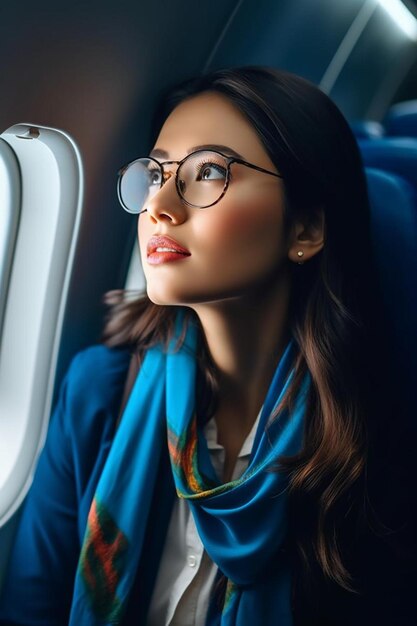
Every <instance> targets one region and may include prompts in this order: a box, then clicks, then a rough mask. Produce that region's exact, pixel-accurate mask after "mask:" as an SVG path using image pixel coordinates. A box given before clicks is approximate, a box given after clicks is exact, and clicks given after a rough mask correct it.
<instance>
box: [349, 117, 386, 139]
mask: <svg viewBox="0 0 417 626" xmlns="http://www.w3.org/2000/svg"><path fill="white" fill-rule="evenodd" d="M350 127H351V129H352V131H353V133H354V135H355V137H356V138H357V139H377V138H379V137H383V136H384V134H385V129H384V127H383V125H382V124H380V123H379V122H375V121H374V120H355V121H354V122H351V124H350Z"/></svg>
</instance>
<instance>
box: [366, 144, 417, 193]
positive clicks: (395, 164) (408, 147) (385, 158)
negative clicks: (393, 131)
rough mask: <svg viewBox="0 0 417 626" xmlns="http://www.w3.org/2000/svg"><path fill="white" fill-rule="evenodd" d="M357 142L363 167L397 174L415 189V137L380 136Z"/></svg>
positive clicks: (416, 185) (416, 172)
mask: <svg viewBox="0 0 417 626" xmlns="http://www.w3.org/2000/svg"><path fill="white" fill-rule="evenodd" d="M358 143H359V148H360V151H361V153H362V158H363V162H364V165H365V167H374V168H377V169H381V170H386V171H388V172H392V173H394V174H398V175H399V176H401V177H402V178H404V179H405V180H407V181H408V182H409V183H411V185H413V187H414V189H415V190H417V139H407V138H400V137H381V138H380V139H359V141H358Z"/></svg>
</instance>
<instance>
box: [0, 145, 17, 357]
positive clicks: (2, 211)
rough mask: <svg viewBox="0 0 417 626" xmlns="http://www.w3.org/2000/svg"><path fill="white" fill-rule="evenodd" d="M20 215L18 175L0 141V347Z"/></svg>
mask: <svg viewBox="0 0 417 626" xmlns="http://www.w3.org/2000/svg"><path fill="white" fill-rule="evenodd" d="M19 213H20V175H19V169H18V165H17V162H16V158H15V155H14V153H13V151H12V150H11V148H10V146H9V145H8V144H7V143H6V142H5V141H2V140H0V345H1V329H2V320H3V314H4V307H5V303H6V298H7V286H8V283H9V276H10V266H11V262H12V256H13V250H14V244H15V240H16V232H17V225H18V221H19Z"/></svg>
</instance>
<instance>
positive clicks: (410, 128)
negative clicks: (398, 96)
mask: <svg viewBox="0 0 417 626" xmlns="http://www.w3.org/2000/svg"><path fill="white" fill-rule="evenodd" d="M384 127H385V132H386V134H387V135H392V136H396V137H415V138H417V100H409V101H408V102H400V103H398V104H395V105H394V106H392V107H391V108H390V110H389V111H388V115H387V116H386V118H385V120H384Z"/></svg>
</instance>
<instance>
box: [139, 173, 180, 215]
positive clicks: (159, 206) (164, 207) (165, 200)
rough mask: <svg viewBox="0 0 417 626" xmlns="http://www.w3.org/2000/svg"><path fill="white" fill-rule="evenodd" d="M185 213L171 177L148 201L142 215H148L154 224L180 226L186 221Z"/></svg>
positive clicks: (173, 177)
mask: <svg viewBox="0 0 417 626" xmlns="http://www.w3.org/2000/svg"><path fill="white" fill-rule="evenodd" d="M187 212H188V208H187V206H186V205H185V203H184V202H183V201H182V200H181V198H180V197H179V195H178V192H177V188H176V186H175V175H172V176H170V177H169V179H168V180H167V181H166V182H165V183H164V185H163V186H162V187H161V189H159V191H158V192H157V193H156V194H155V195H154V196H152V198H151V199H150V200H149V202H148V204H147V207H146V213H145V214H144V215H146V214H148V215H149V217H150V219H151V221H152V222H153V223H154V224H156V223H158V222H163V221H166V222H170V223H171V224H182V223H183V222H185V221H186V219H187Z"/></svg>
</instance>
